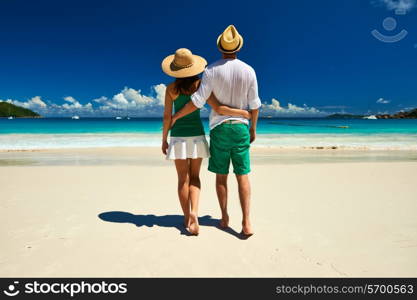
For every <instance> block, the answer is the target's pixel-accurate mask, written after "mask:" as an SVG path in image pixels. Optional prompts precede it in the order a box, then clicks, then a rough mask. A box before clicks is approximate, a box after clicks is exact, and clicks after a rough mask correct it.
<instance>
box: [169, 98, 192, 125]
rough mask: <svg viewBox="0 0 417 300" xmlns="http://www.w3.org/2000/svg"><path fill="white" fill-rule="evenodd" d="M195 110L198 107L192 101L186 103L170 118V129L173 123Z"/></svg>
mask: <svg viewBox="0 0 417 300" xmlns="http://www.w3.org/2000/svg"><path fill="white" fill-rule="evenodd" d="M197 109H198V107H197V106H195V105H194V103H193V101H190V102H188V103H187V104H186V105H184V107H183V108H181V110H180V111H178V112H177V113H175V114H174V115H173V116H172V119H171V127H172V126H174V124H175V122H176V121H178V119H181V118H182V117H185V116H186V115H189V114H191V113H192V112H194V111H196V110H197Z"/></svg>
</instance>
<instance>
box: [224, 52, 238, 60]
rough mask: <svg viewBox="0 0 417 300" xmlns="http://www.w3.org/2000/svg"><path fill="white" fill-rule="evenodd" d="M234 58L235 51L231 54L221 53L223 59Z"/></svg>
mask: <svg viewBox="0 0 417 300" xmlns="http://www.w3.org/2000/svg"><path fill="white" fill-rule="evenodd" d="M236 58H237V56H236V53H233V54H226V53H223V59H236Z"/></svg>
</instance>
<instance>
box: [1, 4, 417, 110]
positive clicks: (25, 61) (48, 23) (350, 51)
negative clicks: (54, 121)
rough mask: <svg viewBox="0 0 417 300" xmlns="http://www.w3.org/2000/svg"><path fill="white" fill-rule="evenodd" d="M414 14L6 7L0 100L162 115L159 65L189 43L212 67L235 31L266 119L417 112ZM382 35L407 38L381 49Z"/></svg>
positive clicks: (250, 7)
mask: <svg viewBox="0 0 417 300" xmlns="http://www.w3.org/2000/svg"><path fill="white" fill-rule="evenodd" d="M396 8H403V10H402V14H396V12H397V13H401V12H398V11H396ZM416 15H417V8H416V3H415V1H414V0H401V1H394V0H338V1H335V0H321V1H313V0H294V1H290V0H287V1H283V0H277V1H261V0H258V1H227V2H224V1H217V0H214V1H180V0H177V1H158V0H154V1H124V0H118V1H113V0H109V1H78V0H72V1H66V0H62V1H45V0H40V1H23V0H14V1H12V0H4V1H0V38H1V47H0V66H1V68H0V99H1V100H2V101H9V102H13V103H15V104H18V105H23V106H26V107H29V108H32V109H33V110H36V111H38V112H40V113H41V114H43V115H47V116H53V115H73V114H79V115H93V116H101V115H102V116H104V115H117V114H121V113H123V114H125V113H126V114H129V115H132V116H158V115H160V114H161V111H162V100H163V95H164V91H165V85H166V84H168V83H169V82H170V81H171V79H170V78H169V77H167V76H166V75H164V74H163V73H162V71H161V69H160V62H161V60H162V59H163V58H164V57H165V56H166V55H168V54H171V53H173V52H174V51H175V50H176V49H177V48H180V47H187V48H189V49H191V50H192V51H193V52H194V53H196V54H199V55H202V56H204V57H205V58H206V59H207V60H208V61H209V62H211V61H214V60H216V59H218V58H219V56H220V54H219V52H218V51H217V48H216V38H217V36H218V35H219V34H220V33H221V32H222V31H223V29H224V28H225V27H226V26H227V25H229V24H234V25H235V26H236V27H237V29H238V30H239V32H240V33H241V34H242V35H243V36H244V39H245V44H244V47H243V49H242V51H241V53H240V54H239V57H240V58H241V59H242V60H244V61H246V62H247V63H249V64H250V65H252V66H253V67H254V68H255V70H256V72H257V76H258V82H259V93H260V97H261V99H262V102H263V103H264V105H263V108H262V110H263V114H264V115H275V116H285V117H287V116H322V115H325V114H328V113H334V112H347V113H378V112H380V113H382V112H396V111H399V110H403V109H409V108H411V107H417V88H416V86H417V85H416V83H417V71H416V70H417V18H416ZM388 17H391V18H393V19H394V20H395V21H396V22H397V27H396V28H395V29H393V30H391V31H389V30H386V29H385V28H384V26H383V21H384V20H385V19H386V18H388ZM391 20H392V19H391ZM374 29H376V30H378V31H379V32H380V33H382V34H385V35H387V36H393V35H396V34H398V33H399V32H401V30H406V31H407V33H408V34H407V36H406V37H405V38H404V39H403V40H401V41H398V42H396V43H384V42H381V41H380V40H377V39H376V38H375V37H374V36H373V35H372V34H371V31H372V30H374Z"/></svg>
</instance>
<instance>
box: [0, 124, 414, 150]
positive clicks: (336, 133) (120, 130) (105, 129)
mask: <svg viewBox="0 0 417 300" xmlns="http://www.w3.org/2000/svg"><path fill="white" fill-rule="evenodd" d="M204 125H205V127H206V133H207V134H208V132H209V130H208V120H204ZM161 132H162V120H160V119H144V118H131V119H129V120H127V119H122V120H116V119H114V118H80V119H79V120H72V119H70V118H42V119H12V120H8V119H0V150H31V149H60V148H90V147H147V146H148V147H149V146H159V145H160V140H161ZM254 146H255V147H280V148H306V147H307V148H308V147H338V148H348V149H356V148H358V149H371V150H372V149H376V150H385V149H399V150H417V120H411V119H408V120H405V119H403V120H401V119H399V120H362V119H260V120H259V125H258V136H257V140H256V142H255V144H254Z"/></svg>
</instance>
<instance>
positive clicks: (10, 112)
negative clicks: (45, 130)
mask: <svg viewBox="0 0 417 300" xmlns="http://www.w3.org/2000/svg"><path fill="white" fill-rule="evenodd" d="M8 117H13V118H41V117H42V116H41V115H39V114H37V113H35V112H34V111H31V110H30V109H27V108H24V107H20V106H17V105H14V104H11V103H8V102H0V118H8Z"/></svg>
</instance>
